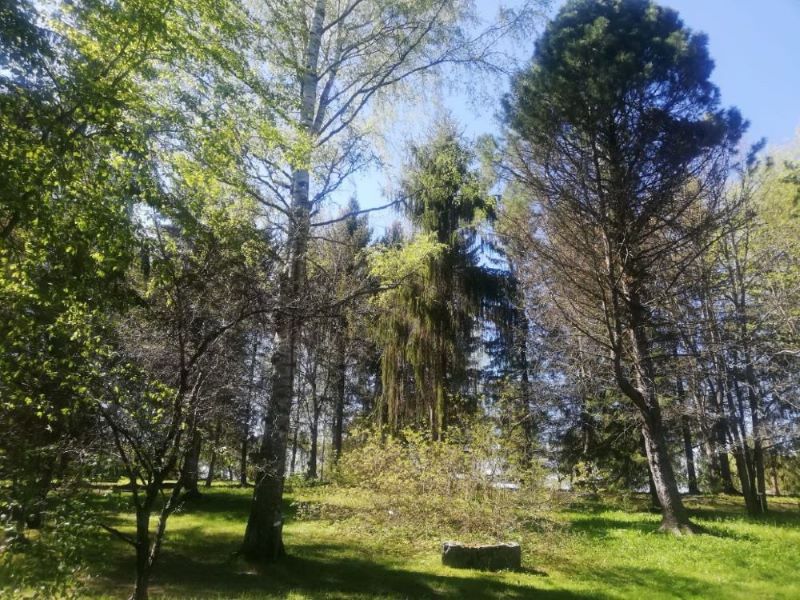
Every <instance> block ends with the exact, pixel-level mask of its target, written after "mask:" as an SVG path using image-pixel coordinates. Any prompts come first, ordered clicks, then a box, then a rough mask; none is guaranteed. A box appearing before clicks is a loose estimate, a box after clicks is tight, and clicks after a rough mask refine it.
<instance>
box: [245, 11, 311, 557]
mask: <svg viewBox="0 0 800 600" xmlns="http://www.w3.org/2000/svg"><path fill="white" fill-rule="evenodd" d="M325 3H326V0H316V1H315V3H314V14H313V17H312V22H311V26H310V27H309V33H308V41H307V45H306V49H305V53H304V65H303V67H304V69H303V72H302V74H301V77H300V80H301V85H300V125H301V128H302V129H303V130H304V131H305V132H306V133H308V134H309V135H311V136H313V129H314V114H315V110H316V102H317V86H318V83H319V76H318V73H317V64H318V60H319V52H320V44H321V42H322V33H323V26H324V23H325ZM309 182H310V177H309V171H308V169H307V168H296V169H295V170H294V171H293V172H292V188H291V190H292V211H291V218H290V222H289V228H288V231H289V232H288V235H287V246H288V257H287V268H286V269H285V270H284V272H283V274H282V276H281V280H280V286H279V291H278V310H277V314H276V318H275V323H276V334H275V350H274V353H273V355H272V365H273V371H272V397H271V398H270V402H269V405H268V407H267V414H266V417H265V420H264V437H263V440H262V444H261V463H262V464H261V465H260V472H259V476H258V480H257V481H256V484H255V488H254V492H253V502H252V505H251V508H250V517H249V519H248V521H247V529H246V530H245V535H244V542H243V545H242V554H243V556H245V557H246V558H247V559H249V560H252V561H257V562H271V561H274V560H276V559H278V558H280V557H281V556H283V555H284V554H285V551H284V546H283V515H282V504H283V484H284V475H285V472H286V446H287V442H288V437H289V416H290V412H291V408H292V387H293V382H294V369H295V342H296V340H297V337H298V329H299V320H298V319H297V317H296V316H295V312H296V311H297V308H298V303H299V302H300V301H301V299H302V292H303V288H304V282H305V260H306V249H307V246H308V235H309V229H310V212H311V205H310V201H309Z"/></svg>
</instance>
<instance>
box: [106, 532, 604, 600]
mask: <svg viewBox="0 0 800 600" xmlns="http://www.w3.org/2000/svg"><path fill="white" fill-rule="evenodd" d="M176 533H177V532H176ZM172 542H173V543H171V544H168V547H167V548H165V549H164V552H163V554H162V556H161V559H160V560H159V564H158V566H157V567H156V570H155V572H154V574H153V578H152V583H151V586H152V587H151V590H152V592H153V595H154V596H157V597H162V596H163V597H167V598H240V597H245V598H285V597H287V596H288V595H289V594H290V593H297V594H300V595H305V596H308V597H312V598H375V597H381V598H398V599H399V598H415V599H416V598H420V599H422V598H470V599H472V598H474V599H476V600H490V599H494V598H512V599H513V598H518V599H522V598H532V597H536V598H553V599H557V598H563V599H580V598H592V597H597V596H596V595H585V594H577V593H573V592H570V591H564V590H544V589H537V588H534V587H532V586H530V585H527V586H526V585H521V584H519V583H516V582H510V581H504V580H502V579H501V578H500V577H502V576H498V575H494V574H485V575H482V576H480V577H471V576H466V575H461V574H460V573H459V572H458V571H457V570H451V569H447V572H445V573H429V572H420V571H414V570H408V569H404V568H403V567H402V564H400V563H397V562H393V563H392V564H386V563H381V562H377V561H375V560H372V559H371V558H370V557H369V556H366V555H364V556H362V555H361V551H360V550H358V549H354V548H353V547H352V546H347V545H342V544H294V545H291V546H290V554H289V556H286V557H285V558H283V559H282V560H280V561H278V562H277V563H275V564H272V565H268V566H266V567H255V566H253V565H249V564H247V563H245V562H244V561H242V560H240V559H238V558H236V557H235V556H234V552H235V551H236V549H237V547H238V543H239V539H238V538H236V539H234V538H233V536H231V535H210V536H209V535H203V534H202V531H201V529H200V528H197V529H195V528H192V529H189V530H184V531H182V532H180V535H176V536H175V537H173V539H172ZM290 543H291V542H290ZM131 560H132V556H131V555H127V556H125V555H122V554H117V553H114V554H112V555H108V556H107V560H106V562H105V569H104V573H103V574H102V576H101V578H100V579H99V580H96V581H95V583H94V586H93V588H94V591H95V592H97V593H100V594H108V593H113V594H114V595H117V594H118V593H119V595H120V596H122V595H123V594H124V593H125V591H126V589H127V584H128V583H129V582H131V581H132V573H131V564H132V563H131ZM451 572H452V574H451ZM516 574H519V575H521V576H526V575H527V576H540V577H543V576H546V574H545V573H543V572H542V571H537V570H535V569H523V570H522V571H519V572H517V573H515V575H516Z"/></svg>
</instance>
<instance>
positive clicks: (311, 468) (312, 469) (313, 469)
mask: <svg viewBox="0 0 800 600" xmlns="http://www.w3.org/2000/svg"><path fill="white" fill-rule="evenodd" d="M312 400H313V403H314V404H313V407H312V411H311V423H310V424H309V428H308V429H309V436H310V438H311V449H310V451H309V453H308V466H307V468H306V479H316V478H317V448H318V440H319V415H320V412H321V411H320V403H319V399H318V398H317V396H316V392H315V393H314V394H313V398H312Z"/></svg>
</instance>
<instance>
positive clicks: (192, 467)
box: [181, 426, 203, 500]
mask: <svg viewBox="0 0 800 600" xmlns="http://www.w3.org/2000/svg"><path fill="white" fill-rule="evenodd" d="M202 446H203V437H202V435H201V434H200V430H199V429H198V428H197V427H196V426H195V428H194V433H193V434H192V440H191V442H190V444H189V447H188V449H187V450H186V456H185V458H184V461H183V469H182V473H181V479H182V481H183V487H184V488H185V489H186V493H185V495H184V498H186V499H188V500H193V499H197V498H200V497H202V494H201V493H200V489H199V488H198V482H199V478H200V472H199V471H200V450H201V449H202Z"/></svg>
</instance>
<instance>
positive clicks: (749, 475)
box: [726, 386, 761, 515]
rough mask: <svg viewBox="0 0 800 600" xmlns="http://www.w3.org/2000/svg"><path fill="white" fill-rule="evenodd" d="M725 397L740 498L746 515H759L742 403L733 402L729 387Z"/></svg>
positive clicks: (759, 510)
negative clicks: (731, 424) (742, 498)
mask: <svg viewBox="0 0 800 600" xmlns="http://www.w3.org/2000/svg"><path fill="white" fill-rule="evenodd" d="M726 397H727V399H728V412H729V414H730V418H731V420H732V421H733V426H732V427H729V428H728V432H729V435H730V436H731V446H732V447H733V459H734V462H735V463H736V471H737V473H738V475H739V484H740V485H741V488H742V496H744V504H745V508H746V509H747V512H748V514H751V515H758V514H761V509H760V506H759V503H758V499H757V497H756V487H755V481H754V473H753V469H752V464H751V460H750V456H748V449H747V441H746V435H747V432H746V430H745V426H744V422H743V414H742V412H741V411H742V409H743V406H742V403H741V399H739V400H740V401H739V403H738V405H737V404H736V403H735V402H734V399H733V392H732V391H731V388H730V386H728V389H727V390H726Z"/></svg>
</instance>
